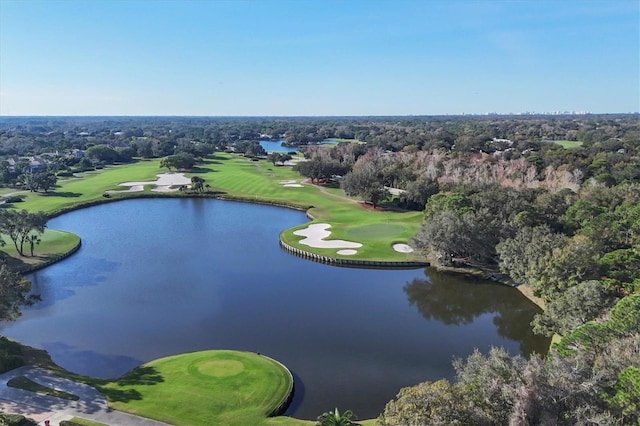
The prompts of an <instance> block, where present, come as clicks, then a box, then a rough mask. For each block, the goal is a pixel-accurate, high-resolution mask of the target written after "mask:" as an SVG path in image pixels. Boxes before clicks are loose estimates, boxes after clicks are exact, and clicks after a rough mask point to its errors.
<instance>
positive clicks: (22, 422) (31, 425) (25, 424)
mask: <svg viewBox="0 0 640 426" xmlns="http://www.w3.org/2000/svg"><path fill="white" fill-rule="evenodd" d="M0 424H1V425H6V426H35V425H37V423H36V422H34V421H33V420H31V419H28V418H26V417H24V416H21V415H19V414H0Z"/></svg>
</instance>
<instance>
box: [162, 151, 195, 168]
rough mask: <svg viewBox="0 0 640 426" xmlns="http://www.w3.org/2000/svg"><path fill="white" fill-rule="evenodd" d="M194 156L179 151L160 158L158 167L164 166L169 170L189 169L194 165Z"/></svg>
mask: <svg viewBox="0 0 640 426" xmlns="http://www.w3.org/2000/svg"><path fill="white" fill-rule="evenodd" d="M195 164H196V158H195V157H194V156H193V155H192V154H189V153H187V152H181V153H179V154H175V155H169V156H168V157H165V158H163V159H162V160H160V167H166V168H167V169H169V171H171V169H172V168H174V169H177V170H190V169H192V168H193V166H195Z"/></svg>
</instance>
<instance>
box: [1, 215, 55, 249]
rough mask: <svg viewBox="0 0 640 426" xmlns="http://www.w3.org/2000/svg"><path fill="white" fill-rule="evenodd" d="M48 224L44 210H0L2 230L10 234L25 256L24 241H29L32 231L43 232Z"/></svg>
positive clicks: (14, 243) (16, 246)
mask: <svg viewBox="0 0 640 426" xmlns="http://www.w3.org/2000/svg"><path fill="white" fill-rule="evenodd" d="M46 224H47V216H46V215H45V214H44V213H42V212H38V213H29V212H28V211H26V210H21V211H15V210H6V209H3V210H0V232H2V233H5V234H6V235H7V236H9V238H10V239H11V241H13V245H14V247H15V248H16V251H17V252H18V253H19V254H20V256H24V243H25V242H27V241H29V238H30V236H31V235H32V232H34V233H35V234H42V233H43V232H44V228H45V227H46V226H47V225H46ZM34 241H35V240H34Z"/></svg>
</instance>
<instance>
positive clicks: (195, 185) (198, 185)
mask: <svg viewBox="0 0 640 426" xmlns="http://www.w3.org/2000/svg"><path fill="white" fill-rule="evenodd" d="M191 190H193V191H196V192H202V191H204V179H202V178H201V177H200V176H194V177H192V178H191Z"/></svg>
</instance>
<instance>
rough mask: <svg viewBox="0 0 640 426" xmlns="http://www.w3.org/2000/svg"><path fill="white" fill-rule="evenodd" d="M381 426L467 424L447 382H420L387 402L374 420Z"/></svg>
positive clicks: (464, 414)
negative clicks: (376, 419)
mask: <svg viewBox="0 0 640 426" xmlns="http://www.w3.org/2000/svg"><path fill="white" fill-rule="evenodd" d="M378 424H380V425H382V426H396V425H433V426H449V425H456V424H457V425H461V424H470V423H469V422H468V419H467V415H466V413H464V410H461V404H460V400H459V398H458V396H457V395H456V392H455V388H454V387H453V386H451V384H450V383H449V382H448V381H447V380H438V381H437V382H424V383H420V384H418V385H416V386H411V387H406V388H402V389H401V390H400V392H399V393H398V395H397V396H396V399H395V400H392V401H389V402H388V403H387V405H386V406H385V407H384V411H383V412H382V414H380V417H378Z"/></svg>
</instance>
